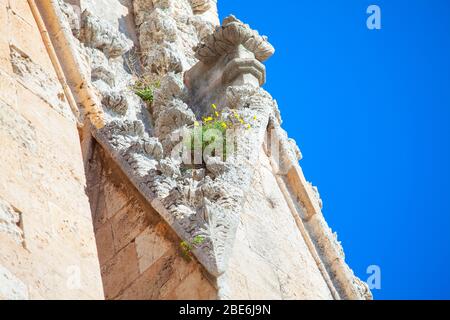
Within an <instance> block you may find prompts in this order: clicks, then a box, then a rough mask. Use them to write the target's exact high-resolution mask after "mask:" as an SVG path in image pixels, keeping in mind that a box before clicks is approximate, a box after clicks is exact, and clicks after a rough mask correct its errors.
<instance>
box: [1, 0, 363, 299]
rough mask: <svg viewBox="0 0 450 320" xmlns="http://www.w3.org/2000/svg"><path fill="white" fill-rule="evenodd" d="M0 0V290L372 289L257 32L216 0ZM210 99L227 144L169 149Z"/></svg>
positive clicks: (113, 293)
mask: <svg viewBox="0 0 450 320" xmlns="http://www.w3.org/2000/svg"><path fill="white" fill-rule="evenodd" d="M0 4H1V5H0V30H2V35H0V62H1V64H0V141H1V146H2V147H3V148H2V153H1V156H0V160H1V161H0V176H1V177H2V179H1V180H0V240H1V241H2V247H1V248H0V298H6V299H12V298H17V299H21V298H55V299H61V298H80V299H82V298H85V299H99V298H106V299H366V298H370V297H371V295H370V291H369V290H368V289H367V286H365V285H364V284H363V283H362V282H361V281H360V280H359V279H357V278H356V277H355V276H354V275H353V272H352V271H351V269H350V268H349V267H348V266H347V264H346V263H345V256H344V254H343V250H342V248H341V246H340V244H339V242H338V241H337V238H336V236H335V235H334V234H333V233H332V231H331V229H330V228H329V227H328V225H327V224H326V222H325V220H324V218H323V215H322V213H321V206H322V203H321V200H320V196H319V195H318V191H317V189H316V188H314V187H313V186H312V185H311V184H310V183H309V182H307V181H306V179H305V177H304V176H303V173H302V171H301V168H300V166H299V160H300V159H301V153H300V150H299V149H298V147H297V145H296V143H295V142H294V141H293V140H291V139H289V138H288V136H287V133H286V132H285V131H284V130H283V129H282V128H281V116H280V111H279V109H278V106H277V104H276V101H275V100H274V99H273V98H272V97H271V96H270V94H269V93H268V92H266V91H265V90H264V89H262V88H261V86H262V84H264V82H265V79H266V70H265V67H264V64H263V63H264V61H265V60H267V59H268V58H270V57H271V56H272V55H273V54H274V48H273V47H272V45H271V44H270V43H269V41H268V39H267V37H264V36H261V35H260V34H259V33H258V32H257V31H255V30H253V29H251V27H250V26H248V25H246V24H245V23H244V22H242V21H240V20H239V19H237V18H235V17H234V16H230V17H228V18H226V19H225V20H224V21H223V22H222V25H221V26H219V21H218V16H217V5H216V1H215V0H163V1H162V0H109V1H106V0H95V1H92V0H89V1H88V0H51V1H31V0H30V1H28V2H27V1H25V0H21V1H13V0H0ZM29 4H30V5H29ZM34 4H36V6H35V5H34ZM31 9H32V10H31ZM32 11H33V12H32ZM3 30H4V31H5V32H3ZM44 30H45V31H46V32H43V33H42V37H41V34H40V31H44ZM144 78H145V80H146V81H147V80H148V81H151V83H152V85H151V86H152V90H153V92H152V94H153V99H152V101H144V100H143V99H141V98H139V97H138V95H137V94H135V92H134V89H133V88H135V86H136V83H139V82H140V81H141V80H142V79H144ZM156 83H157V85H156ZM213 103H214V108H215V110H216V109H217V110H216V112H217V114H219V112H220V114H221V116H222V117H224V119H226V124H225V125H226V128H227V132H228V133H229V132H231V135H230V136H227V139H230V140H232V139H235V142H236V145H239V147H238V148H237V150H235V151H233V152H230V153H228V154H227V157H225V158H221V157H219V156H218V155H217V154H214V156H213V155H209V156H205V157H203V158H202V159H201V160H202V161H201V163H197V164H196V165H195V166H192V165H191V164H188V163H184V161H182V160H181V159H179V158H177V157H176V156H174V155H175V154H176V148H177V146H176V142H174V140H173V137H174V136H176V135H179V134H180V133H182V132H185V130H192V129H193V128H195V127H196V126H198V125H199V121H201V120H200V119H202V117H206V116H208V115H210V112H211V108H210V106H211V105H212V104H213ZM216 104H217V105H216ZM244 119H245V121H244ZM240 123H243V124H245V123H247V125H246V128H245V129H244V127H243V126H242V125H240ZM249 123H251V125H249ZM228 126H229V127H228ZM269 140H270V141H269ZM272 144H276V145H277V146H278V147H279V150H277V152H274V149H273V148H272ZM196 239H197V240H198V239H200V241H199V242H198V243H196V244H195V245H194V241H196ZM182 243H184V244H190V246H191V248H190V252H189V253H188V254H187V257H186V252H183V251H182V250H181V246H180V244H182ZM3 244H4V245H3ZM97 248H98V249H97Z"/></svg>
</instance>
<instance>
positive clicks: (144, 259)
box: [136, 226, 170, 273]
mask: <svg viewBox="0 0 450 320" xmlns="http://www.w3.org/2000/svg"><path fill="white" fill-rule="evenodd" d="M158 233H159V232H158V226H156V228H152V227H148V228H146V229H145V230H144V231H143V232H142V233H141V234H140V235H139V236H137V237H136V251H137V256H138V260H139V271H140V272H141V273H144V272H145V270H147V269H148V268H149V267H150V266H151V265H152V264H153V263H155V262H156V261H157V260H158V259H159V258H161V257H162V256H163V255H164V254H165V253H166V252H167V251H168V250H169V249H170V245H169V244H168V242H167V240H165V239H164V238H163V237H162V236H161V235H159V234H158Z"/></svg>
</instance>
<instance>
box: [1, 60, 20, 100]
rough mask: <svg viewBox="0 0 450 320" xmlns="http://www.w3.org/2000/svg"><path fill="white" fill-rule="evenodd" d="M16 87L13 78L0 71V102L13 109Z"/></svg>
mask: <svg viewBox="0 0 450 320" xmlns="http://www.w3.org/2000/svg"><path fill="white" fill-rule="evenodd" d="M9 61H10V60H8V63H9ZM11 70H12V68H11ZM16 86H17V85H16V81H15V80H14V78H13V77H11V75H9V74H8V73H6V72H5V71H2V70H1V69H0V100H1V101H3V102H4V103H6V104H8V105H10V106H12V107H15V106H16V105H17V87H16Z"/></svg>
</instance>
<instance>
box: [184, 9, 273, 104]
mask: <svg viewBox="0 0 450 320" xmlns="http://www.w3.org/2000/svg"><path fill="white" fill-rule="evenodd" d="M194 50H195V57H196V58H197V59H198V60H200V61H199V62H198V63H197V64H196V65H195V66H194V67H193V68H192V69H191V70H189V71H187V72H186V73H185V78H184V81H185V84H186V86H187V87H188V89H189V90H190V91H191V94H192V96H195V97H196V98H197V99H196V100H195V102H198V101H200V100H201V99H202V98H204V97H205V96H210V95H211V94H213V93H215V94H216V95H219V94H220V91H221V90H224V89H225V88H227V87H228V86H242V85H246V84H249V85H252V86H255V87H259V86H262V85H263V84H264V83H265V81H266V68H265V66H264V65H263V64H262V62H263V61H265V60H267V59H268V58H270V57H271V56H272V55H273V53H274V52H275V49H274V48H273V47H272V45H271V44H270V43H269V42H268V41H267V38H266V37H264V36H260V35H259V34H258V32H257V31H255V30H252V29H250V27H249V26H248V25H246V24H244V23H243V22H241V21H240V20H238V19H236V18H235V17H234V16H229V17H228V18H226V19H225V20H224V21H223V24H222V26H220V27H217V28H216V29H215V31H214V32H213V33H212V34H210V35H209V36H207V37H206V38H205V39H204V40H203V41H202V42H201V43H200V44H199V45H198V46H197V47H196V48H194Z"/></svg>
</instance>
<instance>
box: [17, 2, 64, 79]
mask: <svg viewBox="0 0 450 320" xmlns="http://www.w3.org/2000/svg"><path fill="white" fill-rule="evenodd" d="M27 5H28V4H27ZM9 19H10V30H11V40H10V42H11V45H13V46H15V47H16V48H18V49H19V50H21V51H22V52H23V53H25V54H26V55H27V56H28V57H29V58H30V59H31V61H33V62H34V63H35V64H36V65H39V66H40V67H41V68H42V69H43V70H46V71H47V73H48V74H49V75H50V76H52V77H55V78H56V75H55V71H54V69H53V65H52V63H51V61H50V58H49V57H48V54H47V50H46V48H45V46H44V43H43V42H42V37H41V34H40V32H39V29H38V27H37V25H36V23H33V24H30V23H28V22H26V21H25V20H23V19H22V18H21V17H19V16H17V15H14V14H12V15H10V16H9Z"/></svg>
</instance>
